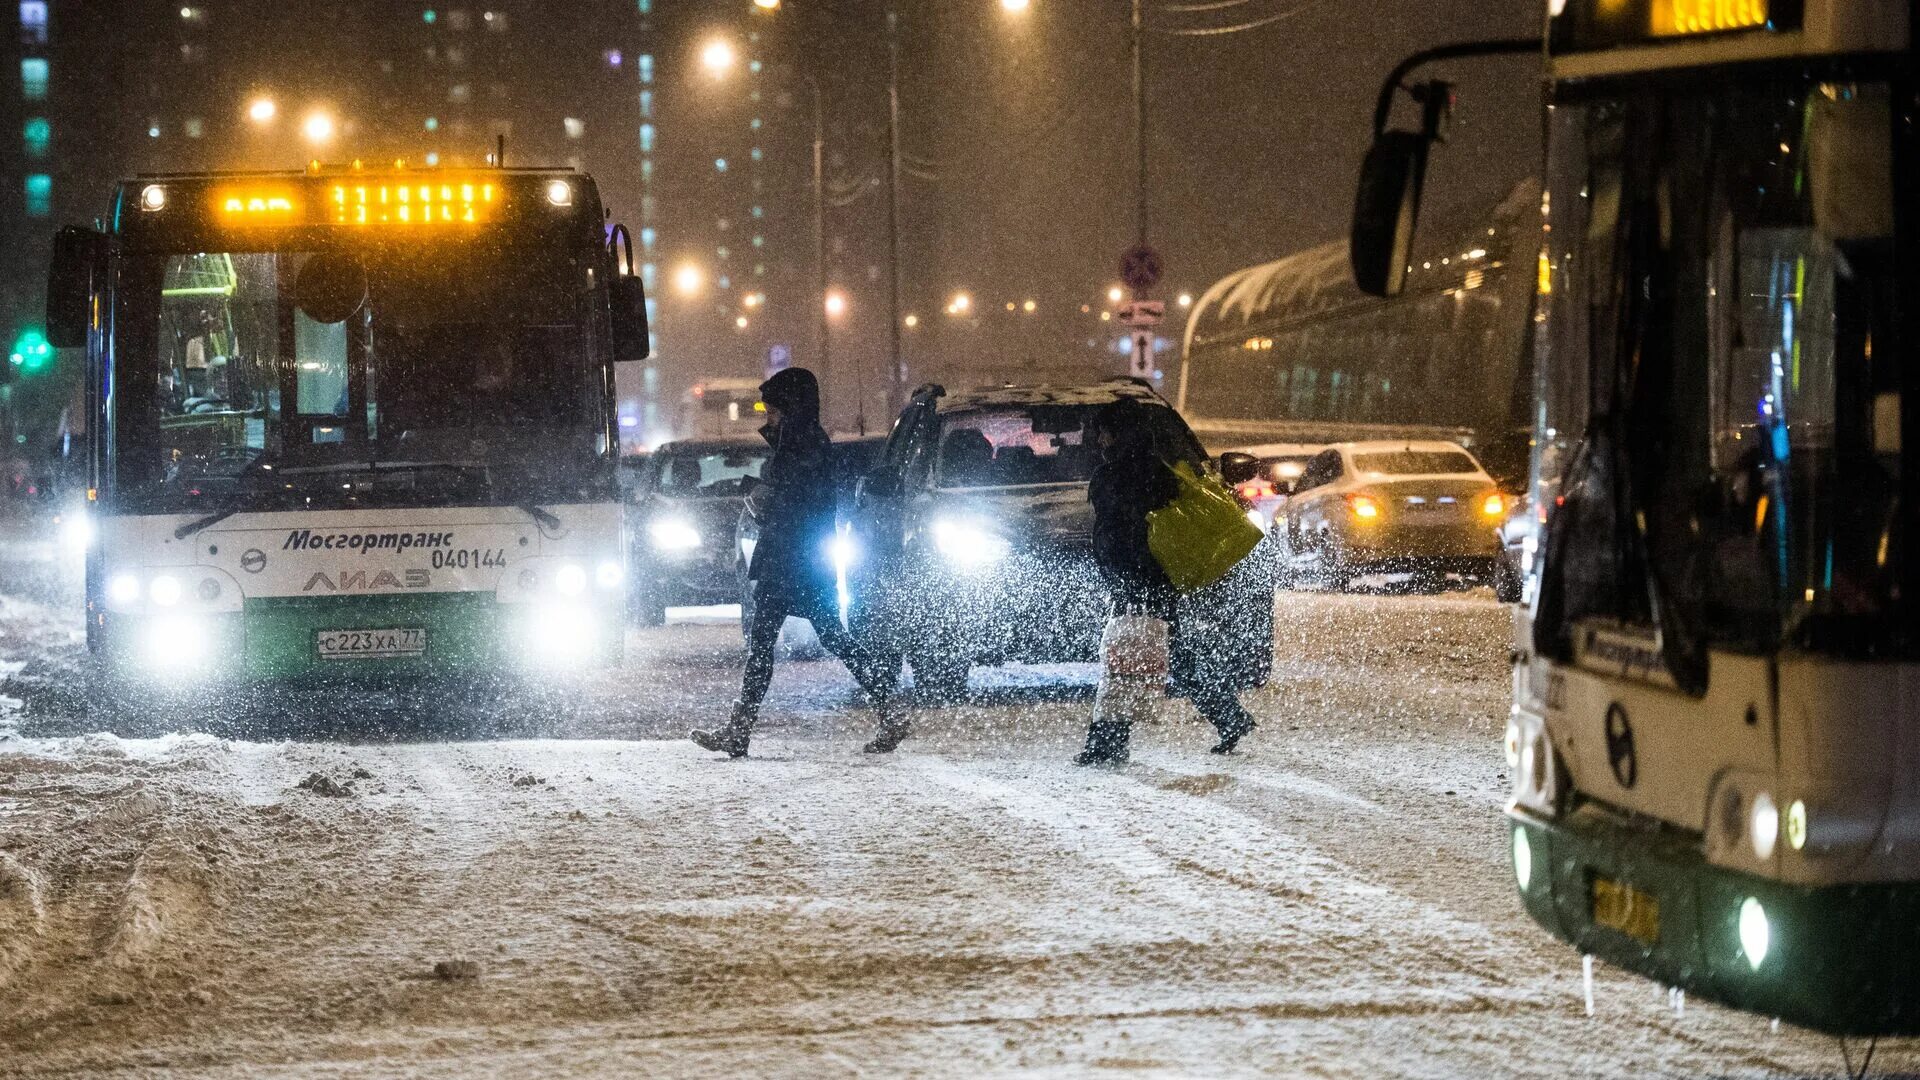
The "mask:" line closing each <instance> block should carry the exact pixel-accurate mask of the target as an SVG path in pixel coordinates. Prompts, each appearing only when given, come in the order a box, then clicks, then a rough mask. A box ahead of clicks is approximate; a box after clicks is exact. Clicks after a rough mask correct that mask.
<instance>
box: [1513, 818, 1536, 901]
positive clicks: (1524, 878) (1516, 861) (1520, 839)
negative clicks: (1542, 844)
mask: <svg viewBox="0 0 1920 1080" xmlns="http://www.w3.org/2000/svg"><path fill="white" fill-rule="evenodd" d="M1513 880H1514V881H1515V882H1517V883H1518V884H1519V886H1520V891H1521V892H1526V891H1527V886H1529V885H1531V884H1533V841H1531V840H1528V839H1527V830H1525V829H1522V828H1520V827H1518V826H1515V827H1514V830H1513Z"/></svg>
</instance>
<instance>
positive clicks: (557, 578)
mask: <svg viewBox="0 0 1920 1080" xmlns="http://www.w3.org/2000/svg"><path fill="white" fill-rule="evenodd" d="M553 587H554V588H555V589H557V590H559V592H560V595H562V596H579V595H580V594H581V593H583V592H586V591H587V572H586V571H585V570H582V569H581V568H580V567H578V566H575V565H574V564H573V563H567V564H565V565H563V566H561V567H560V569H559V570H557V571H555V573H554V575H553Z"/></svg>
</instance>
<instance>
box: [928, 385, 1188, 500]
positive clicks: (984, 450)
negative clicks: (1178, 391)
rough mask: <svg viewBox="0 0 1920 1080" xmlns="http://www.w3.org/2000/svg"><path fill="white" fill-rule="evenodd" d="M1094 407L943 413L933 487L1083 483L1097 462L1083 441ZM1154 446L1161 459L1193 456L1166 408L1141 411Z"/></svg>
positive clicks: (1183, 430)
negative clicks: (938, 456) (936, 478)
mask: <svg viewBox="0 0 1920 1080" xmlns="http://www.w3.org/2000/svg"><path fill="white" fill-rule="evenodd" d="M1098 410H1099V406H1098V405H1021V406H1006V407H999V408H989V409H980V410H975V411H965V412H953V413H948V414H946V415H944V416H943V417H942V418H941V419H942V421H943V428H942V432H941V436H940V459H939V471H938V473H937V476H938V481H939V486H941V487H946V488H963V487H1018V486H1022V485H1029V484H1073V483H1084V482H1085V481H1086V480H1087V479H1088V478H1089V477H1091V476H1092V475H1093V469H1094V466H1095V465H1097V464H1099V456H1100V455H1099V452H1098V451H1097V450H1095V449H1094V448H1093V447H1091V446H1088V445H1086V443H1085V441H1084V431H1085V428H1086V423H1087V421H1088V420H1089V419H1091V418H1092V417H1093V414H1094V413H1095V412H1097V411H1098ZM1143 412H1144V415H1145V416H1146V422H1147V425H1148V428H1149V431H1150V432H1151V434H1152V438H1153V441H1154V445H1155V446H1156V448H1158V449H1159V451H1160V455H1161V456H1162V457H1163V458H1165V459H1167V460H1175V459H1182V458H1190V457H1193V456H1194V454H1195V452H1194V451H1193V450H1192V449H1190V448H1191V445H1192V437H1191V436H1190V435H1188V434H1187V431H1186V427H1185V425H1184V424H1182V423H1181V422H1180V418H1179V416H1178V415H1177V414H1176V413H1174V411H1173V410H1172V409H1168V408H1160V407H1149V408H1147V409H1145V410H1143Z"/></svg>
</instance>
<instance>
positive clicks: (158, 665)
mask: <svg viewBox="0 0 1920 1080" xmlns="http://www.w3.org/2000/svg"><path fill="white" fill-rule="evenodd" d="M142 645H143V648H142V656H141V659H143V660H145V661H146V664H147V666H148V667H150V668H152V669H153V670H155V671H156V672H162V673H166V672H174V673H178V672H187V671H195V670H198V669H200V668H202V667H204V666H206V663H207V660H208V658H209V655H208V654H209V651H210V650H209V648H208V639H207V626H206V623H204V622H202V621H201V620H199V619H195V618H191V617H175V618H169V619H159V620H156V621H155V622H154V623H153V624H152V625H150V626H148V627H147V633H146V640H145V641H144V642H143V643H142Z"/></svg>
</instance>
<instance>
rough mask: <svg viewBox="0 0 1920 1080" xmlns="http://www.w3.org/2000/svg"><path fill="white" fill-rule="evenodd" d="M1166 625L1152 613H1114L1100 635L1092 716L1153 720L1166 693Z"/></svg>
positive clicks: (1120, 720)
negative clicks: (1098, 679)
mask: <svg viewBox="0 0 1920 1080" xmlns="http://www.w3.org/2000/svg"><path fill="white" fill-rule="evenodd" d="M1166 689H1167V624H1166V623H1165V622H1164V621H1162V620H1160V619H1156V618H1154V617H1153V616H1151V615H1141V614H1138V613H1121V614H1115V615H1114V616H1113V617H1111V618H1109V619H1108V620H1107V628H1106V630H1105V631H1103V632H1102V633H1101V635H1100V689H1099V690H1098V691H1097V692H1096V693H1095V694H1094V698H1093V718H1094V719H1095V720H1097V721H1106V722H1109V723H1121V724H1137V723H1141V722H1143V721H1147V720H1151V719H1152V718H1153V715H1154V709H1155V708H1156V707H1157V706H1158V705H1159V703H1160V700H1161V699H1162V698H1164V697H1165V696H1166Z"/></svg>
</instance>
